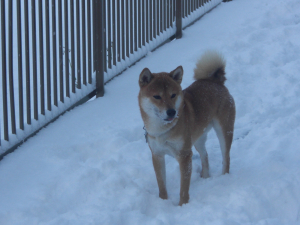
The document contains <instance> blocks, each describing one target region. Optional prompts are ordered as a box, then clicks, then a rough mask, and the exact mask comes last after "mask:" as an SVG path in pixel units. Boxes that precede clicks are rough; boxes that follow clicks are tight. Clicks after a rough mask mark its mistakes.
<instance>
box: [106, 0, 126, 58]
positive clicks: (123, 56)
mask: <svg viewBox="0 0 300 225" xmlns="http://www.w3.org/2000/svg"><path fill="white" fill-rule="evenodd" d="M121 21H122V23H121V27H122V35H121V39H122V59H123V60H125V45H126V43H125V3H124V1H121ZM126 41H127V40H126ZM104 43H105V42H104Z"/></svg>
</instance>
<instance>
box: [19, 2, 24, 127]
mask: <svg viewBox="0 0 300 225" xmlns="http://www.w3.org/2000/svg"><path fill="white" fill-rule="evenodd" d="M17 21H18V22H17V27H18V28H17V29H18V86H19V87H18V88H19V126H20V129H21V130H24V103H23V70H22V68H23V66H22V56H23V54H22V31H21V27H22V19H21V2H20V0H18V1H17Z"/></svg>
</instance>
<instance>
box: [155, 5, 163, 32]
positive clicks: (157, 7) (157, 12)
mask: <svg viewBox="0 0 300 225" xmlns="http://www.w3.org/2000/svg"><path fill="white" fill-rule="evenodd" d="M159 2H160V1H159V0H156V15H155V21H156V35H157V36H158V35H159V25H160V22H161V20H160V19H161V18H162V15H160V14H159Z"/></svg>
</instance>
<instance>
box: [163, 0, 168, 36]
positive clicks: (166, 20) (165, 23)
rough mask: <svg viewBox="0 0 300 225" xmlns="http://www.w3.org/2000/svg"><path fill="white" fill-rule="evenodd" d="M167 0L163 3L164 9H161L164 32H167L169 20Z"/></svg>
mask: <svg viewBox="0 0 300 225" xmlns="http://www.w3.org/2000/svg"><path fill="white" fill-rule="evenodd" d="M168 7H169V0H166V1H164V7H163V11H164V30H167V27H169V26H168V21H169V20H168V19H169V17H168V16H169V9H168Z"/></svg>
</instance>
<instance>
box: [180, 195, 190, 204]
mask: <svg viewBox="0 0 300 225" xmlns="http://www.w3.org/2000/svg"><path fill="white" fill-rule="evenodd" d="M189 199H190V198H189V196H188V197H187V198H180V201H179V204H178V205H179V206H182V205H183V204H187V203H189Z"/></svg>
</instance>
